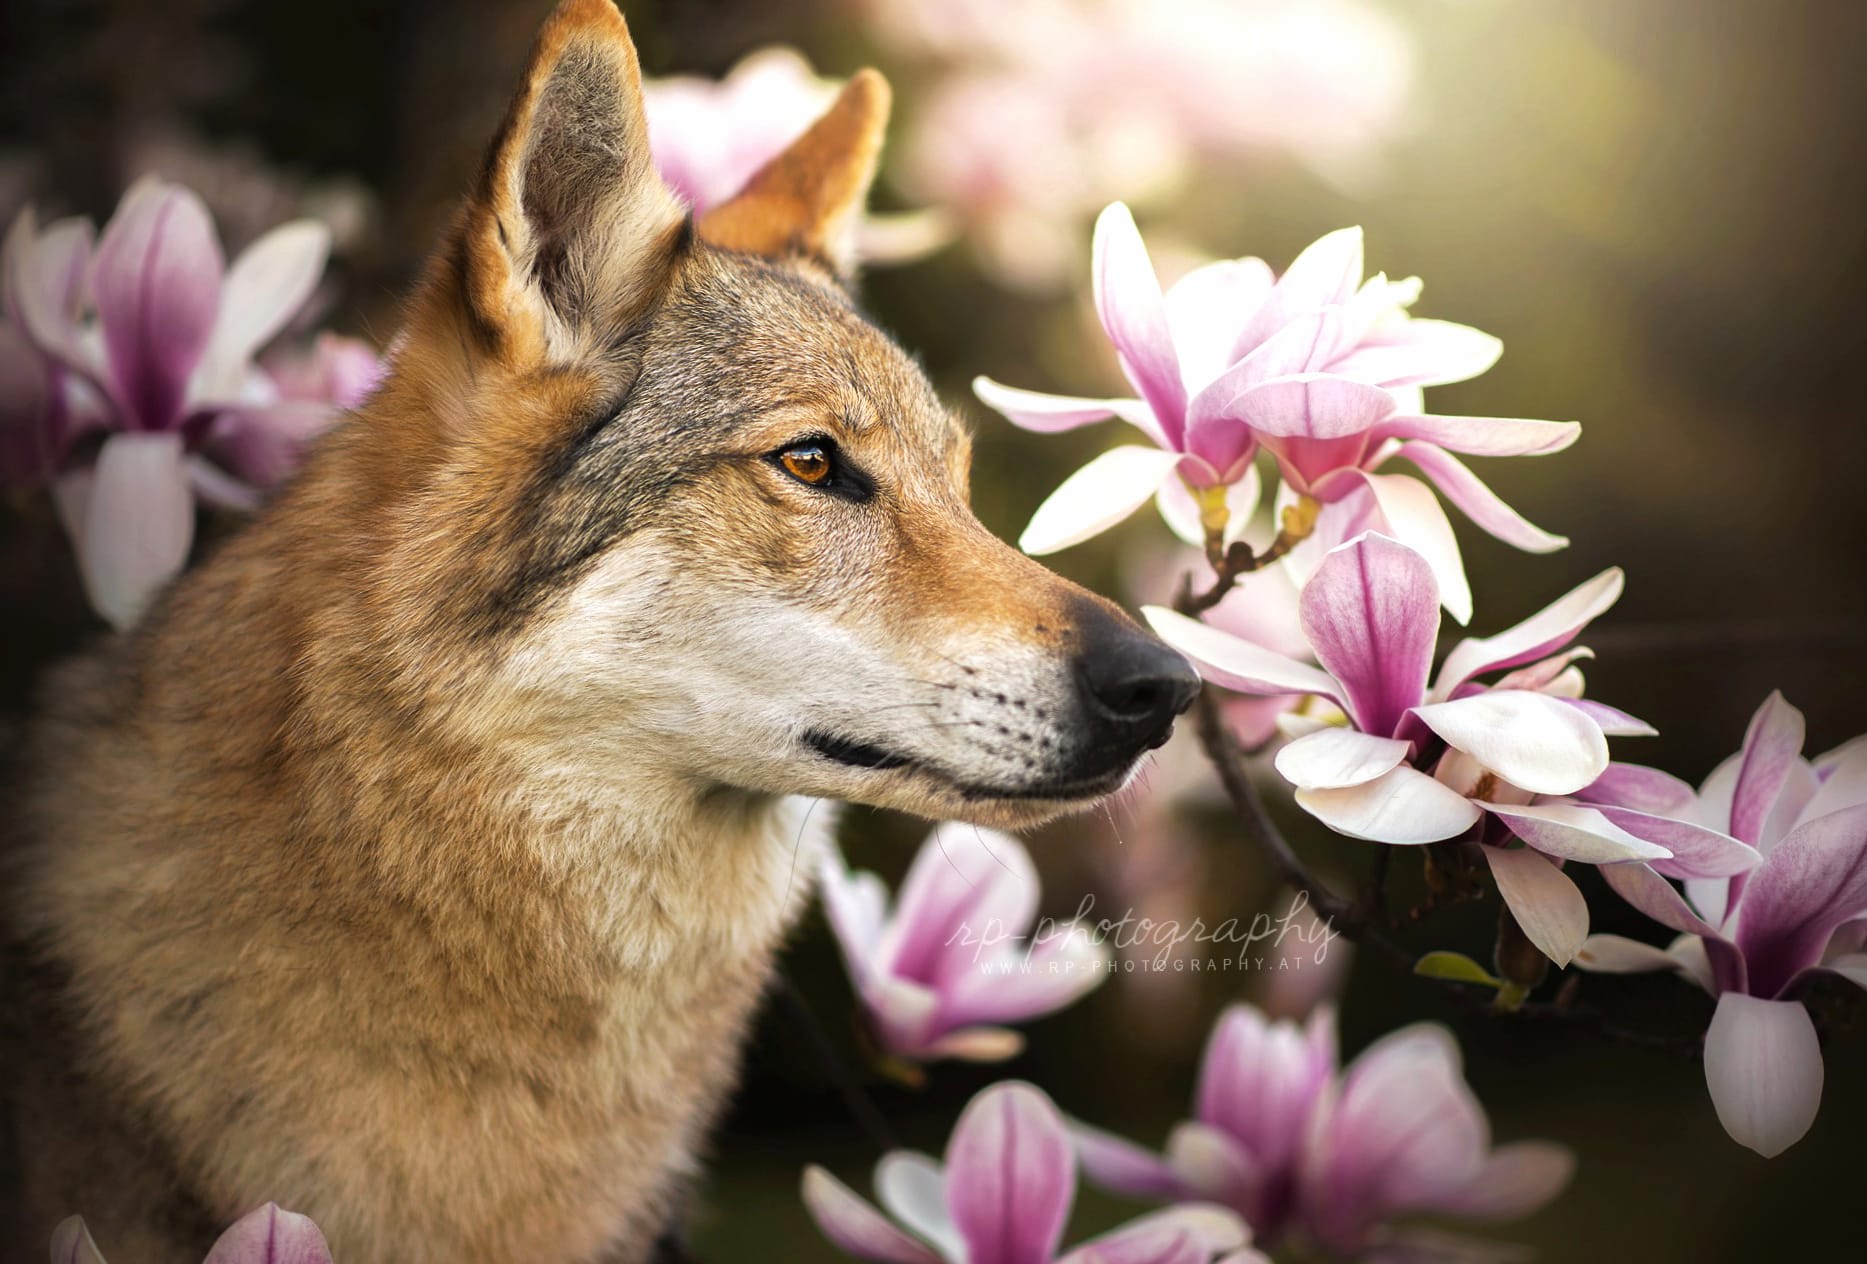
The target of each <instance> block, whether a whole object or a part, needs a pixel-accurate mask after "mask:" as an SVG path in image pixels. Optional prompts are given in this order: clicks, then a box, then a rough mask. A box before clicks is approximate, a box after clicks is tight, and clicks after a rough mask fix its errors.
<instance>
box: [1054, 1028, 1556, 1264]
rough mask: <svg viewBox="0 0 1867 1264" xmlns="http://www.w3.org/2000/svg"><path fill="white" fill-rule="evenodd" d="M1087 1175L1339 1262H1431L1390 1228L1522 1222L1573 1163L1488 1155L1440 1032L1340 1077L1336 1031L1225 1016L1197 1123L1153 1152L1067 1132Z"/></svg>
mask: <svg viewBox="0 0 1867 1264" xmlns="http://www.w3.org/2000/svg"><path fill="white" fill-rule="evenodd" d="M1073 1132H1074V1136H1075V1140H1076V1146H1077V1152H1078V1154H1079V1155H1080V1156H1081V1159H1082V1164H1083V1170H1084V1171H1085V1172H1086V1173H1087V1174H1088V1176H1089V1178H1090V1179H1091V1180H1093V1181H1095V1182H1097V1183H1098V1184H1101V1185H1105V1186H1107V1187H1108V1188H1110V1189H1115V1190H1120V1191H1121V1192H1123V1193H1126V1194H1131V1195H1134V1196H1136V1197H1140V1198H1152V1199H1160V1200H1164V1201H1171V1202H1181V1201H1187V1200H1198V1201H1201V1202H1209V1203H1217V1204H1220V1205H1222V1206H1227V1207H1230V1208H1232V1209H1233V1210H1235V1211H1237V1212H1238V1213H1239V1214H1240V1215H1242V1216H1243V1217H1244V1218H1245V1220H1246V1221H1247V1223H1249V1224H1250V1225H1251V1226H1252V1229H1253V1231H1254V1233H1255V1234H1256V1236H1257V1237H1258V1238H1259V1240H1261V1241H1263V1242H1265V1243H1274V1242H1277V1241H1280V1240H1286V1239H1291V1238H1295V1239H1301V1240H1307V1241H1309V1242H1312V1243H1315V1244H1318V1245H1321V1246H1323V1247H1325V1248H1326V1249H1328V1250H1330V1251H1332V1252H1334V1253H1336V1254H1338V1255H1340V1256H1343V1257H1347V1258H1355V1259H1365V1258H1396V1259H1398V1258H1407V1259H1412V1260H1422V1259H1431V1258H1436V1255H1435V1254H1434V1253H1433V1252H1432V1251H1430V1250H1426V1249H1424V1242H1423V1240H1421V1239H1419V1238H1418V1237H1417V1235H1413V1234H1410V1233H1409V1232H1407V1231H1405V1230H1399V1231H1397V1230H1394V1229H1392V1228H1390V1227H1389V1226H1388V1222H1389V1221H1391V1220H1393V1219H1395V1218H1396V1217H1401V1216H1406V1215H1412V1214H1433V1213H1438V1214H1448V1215H1454V1216H1461V1217H1466V1218H1472V1219H1496V1220H1502V1219H1509V1218H1512V1217H1516V1216H1522V1215H1527V1214H1528V1213H1530V1212H1532V1211H1534V1210H1536V1209H1537V1208H1538V1207H1541V1206H1542V1205H1543V1204H1544V1203H1546V1202H1548V1201H1549V1200H1550V1199H1552V1198H1554V1197H1555V1196H1556V1195H1557V1193H1559V1192H1560V1191H1561V1190H1562V1187H1563V1186H1564V1185H1566V1184H1567V1183H1568V1180H1569V1175H1570V1172H1571V1171H1572V1169H1573V1167H1574V1161H1573V1159H1572V1157H1571V1156H1570V1154H1569V1152H1568V1151H1567V1150H1564V1149H1562V1148H1561V1147H1559V1146H1554V1145H1550V1144H1548V1143H1546V1142H1539V1141H1530V1142H1519V1143H1517V1144H1515V1145H1509V1146H1503V1147H1500V1148H1498V1149H1496V1150H1495V1151H1494V1150H1492V1149H1491V1143H1490V1138H1489V1135H1488V1129H1487V1127H1486V1123H1485V1115H1484V1110H1483V1108H1482V1107H1481V1106H1480V1105H1479V1104H1478V1102H1477V1100H1476V1099H1475V1098H1474V1097H1473V1096H1472V1093H1471V1090H1470V1089H1469V1088H1468V1087H1467V1086H1466V1084H1465V1081H1464V1077H1463V1075H1462V1074H1461V1072H1460V1065H1459V1054H1458V1047H1457V1045H1456V1044H1454V1043H1453V1041H1452V1038H1451V1036H1450V1035H1449V1033H1447V1032H1446V1031H1445V1030H1444V1029H1443V1028H1440V1027H1437V1026H1432V1025H1421V1026H1416V1027H1410V1028H1407V1029H1405V1030H1403V1031H1399V1032H1396V1033H1394V1034H1393V1035H1391V1036H1388V1037H1387V1038H1386V1039H1384V1040H1381V1041H1379V1042H1377V1043H1376V1044H1374V1045H1372V1046H1370V1047H1369V1048H1368V1050H1367V1051H1366V1052H1364V1053H1363V1054H1362V1055H1361V1057H1359V1058H1358V1059H1356V1060H1355V1062H1354V1064H1353V1065H1352V1066H1351V1067H1349V1069H1348V1070H1347V1072H1346V1073H1345V1074H1341V1075H1338V1073H1337V1062H1336V1036H1335V1019H1334V1015H1333V1013H1331V1012H1330V1011H1328V1010H1327V1009H1324V1010H1321V1011H1318V1012H1317V1013H1316V1014H1314V1015H1313V1016H1312V1017H1311V1018H1310V1020H1309V1022H1308V1023H1307V1024H1306V1025H1305V1026H1303V1027H1301V1028H1299V1027H1298V1026H1297V1025H1296V1024H1295V1023H1291V1022H1270V1021H1267V1020H1266V1019H1265V1017H1264V1016H1263V1015H1262V1014H1261V1013H1259V1012H1258V1011H1257V1010H1255V1009H1253V1008H1252V1007H1251V1006H1249V1005H1234V1006H1232V1007H1231V1008H1230V1009H1228V1010H1227V1011H1226V1012H1225V1014H1224V1015H1223V1016H1222V1017H1221V1018H1220V1019H1219V1022H1218V1025H1217V1026H1215V1027H1214V1028H1213V1032H1212V1038H1211V1040H1210V1042H1209V1043H1208V1044H1207V1046H1206V1055H1205V1061H1204V1062H1203V1064H1202V1065H1201V1068H1200V1074H1199V1087H1198V1090H1197V1093H1196V1095H1195V1099H1194V1118H1193V1119H1191V1120H1188V1121H1186V1122H1184V1123H1181V1124H1179V1125H1177V1126H1176V1127H1175V1128H1174V1130H1173V1132H1172V1134H1171V1135H1170V1136H1169V1138H1168V1141H1167V1149H1166V1153H1165V1154H1164V1155H1156V1154H1152V1153H1150V1152H1148V1151H1146V1150H1143V1149H1141V1148H1140V1147H1138V1146H1135V1145H1133V1144H1132V1143H1130V1142H1128V1141H1125V1140H1123V1139H1121V1138H1119V1137H1116V1136H1113V1135H1111V1134H1109V1133H1106V1132H1102V1131H1100V1130H1098V1129H1094V1128H1089V1127H1086V1126H1084V1125H1080V1124H1079V1125H1076V1126H1075V1128H1074V1130H1073Z"/></svg>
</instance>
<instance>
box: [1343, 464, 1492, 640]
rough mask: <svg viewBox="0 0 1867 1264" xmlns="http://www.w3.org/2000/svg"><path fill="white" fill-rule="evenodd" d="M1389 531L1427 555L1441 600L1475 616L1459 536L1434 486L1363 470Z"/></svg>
mask: <svg viewBox="0 0 1867 1264" xmlns="http://www.w3.org/2000/svg"><path fill="white" fill-rule="evenodd" d="M1361 477H1362V478H1363V479H1364V480H1365V481H1366V482H1367V484H1368V487H1369V490H1371V491H1372V492H1373V493H1374V499H1375V503H1376V504H1377V505H1378V506H1379V507H1380V511H1381V517H1382V518H1384V519H1386V521H1387V531H1388V534H1389V535H1391V536H1393V537H1394V538H1395V539H1396V540H1399V541H1400V542H1401V543H1402V544H1404V545H1406V546H1407V547H1408V548H1410V549H1412V550H1413V551H1414V552H1415V553H1418V554H1419V555H1420V556H1421V557H1424V558H1425V559H1426V563H1427V565H1428V566H1431V567H1432V568H1433V581H1434V582H1435V583H1437V584H1438V585H1439V602H1440V604H1441V605H1443V606H1444V607H1445V608H1446V613H1447V614H1449V615H1451V616H1452V617H1453V618H1454V619H1456V620H1458V621H1459V622H1460V623H1469V622H1470V621H1471V617H1472V586H1471V583H1470V581H1469V580H1467V579H1466V578H1465V561H1464V559H1463V558H1462V557H1461V556H1460V555H1459V542H1458V537H1456V536H1454V535H1453V534H1452V523H1451V521H1450V520H1449V519H1447V517H1446V511H1445V508H1444V507H1443V506H1442V505H1440V503H1439V498H1438V497H1437V496H1435V495H1433V489H1432V488H1430V487H1428V486H1427V485H1426V484H1425V483H1422V482H1421V481H1420V480H1419V479H1417V478H1410V477H1408V476H1407V475H1405V474H1363V475H1361Z"/></svg>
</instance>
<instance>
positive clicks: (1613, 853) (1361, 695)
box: [1145, 533, 1756, 965]
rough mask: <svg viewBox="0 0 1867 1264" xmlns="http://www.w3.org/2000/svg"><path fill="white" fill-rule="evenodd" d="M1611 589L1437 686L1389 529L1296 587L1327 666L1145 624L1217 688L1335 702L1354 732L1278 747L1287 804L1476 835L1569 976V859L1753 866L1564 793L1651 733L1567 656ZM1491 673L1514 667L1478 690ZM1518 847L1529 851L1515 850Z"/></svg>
mask: <svg viewBox="0 0 1867 1264" xmlns="http://www.w3.org/2000/svg"><path fill="white" fill-rule="evenodd" d="M1620 591H1621V573H1620V571H1618V570H1608V571H1604V572H1603V573H1602V574H1600V575H1598V576H1596V577H1595V578H1594V579H1592V580H1590V581H1589V582H1588V583H1586V584H1583V585H1582V586H1580V587H1579V588H1577V589H1575V590H1574V591H1573V592H1570V593H1569V594H1568V595H1566V596H1564V597H1562V598H1561V599H1559V600H1558V601H1556V602H1554V603H1553V604H1552V605H1550V606H1549V607H1548V608H1546V609H1544V610H1543V611H1541V612H1539V613H1537V614H1535V615H1532V616H1531V617H1530V618H1528V619H1526V620H1524V621H1523V622H1522V623H1519V624H1518V625H1516V626H1515V627H1513V628H1510V629H1508V630H1506V631H1504V632H1500V633H1498V634H1497V635H1495V636H1491V637H1482V638H1467V639H1465V640H1463V641H1461V642H1460V643H1459V644H1458V645H1456V646H1454V647H1453V649H1452V651H1451V653H1449V654H1448V655H1447V656H1446V660H1445V662H1444V664H1442V665H1441V667H1440V671H1439V675H1438V678H1437V679H1436V680H1434V681H1433V682H1432V684H1431V687H1430V688H1429V687H1428V678H1429V674H1430V672H1431V669H1432V662H1433V650H1434V646H1435V644H1436V642H1437V639H1438V632H1439V599H1438V595H1437V593H1436V592H1435V589H1434V583H1433V574H1432V570H1431V567H1430V566H1429V565H1428V563H1427V562H1426V560H1425V559H1424V558H1422V557H1421V556H1420V555H1419V554H1418V553H1416V552H1414V551H1413V550H1412V549H1409V548H1407V547H1406V546H1404V545H1402V544H1400V543H1398V542H1396V541H1394V540H1390V539H1388V538H1387V537H1385V536H1382V535H1378V534H1374V533H1368V534H1364V535H1361V536H1359V537H1357V538H1356V539H1354V540H1352V541H1350V542H1349V543H1348V544H1345V545H1342V546H1340V547H1338V548H1336V549H1333V550H1331V551H1330V552H1329V553H1328V555H1327V556H1326V557H1325V558H1324V560H1323V562H1322V564H1321V565H1320V566H1319V567H1318V568H1317V569H1316V573H1315V574H1314V575H1313V576H1312V577H1311V578H1310V580H1309V582H1308V583H1307V584H1306V585H1304V588H1303V593H1302V597H1301V598H1300V601H1299V613H1300V617H1301V620H1302V624H1303V629H1304V633H1305V635H1306V636H1307V638H1308V640H1309V644H1310V648H1311V651H1312V652H1313V653H1314V655H1315V657H1316V660H1317V661H1318V662H1319V663H1321V664H1322V666H1321V667H1320V668H1317V667H1312V666H1310V665H1309V664H1307V663H1304V662H1299V661H1297V660H1296V659H1293V658H1289V657H1286V656H1284V655H1281V654H1278V653H1276V652H1274V651H1271V650H1268V649H1265V648H1264V647H1262V646H1260V645H1255V644H1253V643H1252V642H1250V641H1246V640H1242V639H1240V638H1238V637H1235V636H1231V635H1228V634H1226V633H1224V632H1221V631H1219V630H1217V629H1215V628H1212V627H1209V626H1207V625H1206V624H1203V623H1199V622H1196V621H1194V620H1192V619H1188V618H1186V617H1184V616H1182V615H1178V614H1175V613H1173V612H1172V611H1168V610H1162V609H1158V608H1150V609H1148V610H1146V612H1145V613H1146V615H1147V618H1148V621H1149V622H1150V623H1151V624H1152V625H1153V627H1154V630H1155V631H1156V632H1158V633H1159V634H1160V635H1161V636H1162V637H1163V638H1164V639H1165V640H1166V641H1167V642H1168V643H1169V644H1171V645H1173V646H1174V647H1175V648H1176V649H1178V650H1180V651H1181V652H1182V653H1184V654H1186V655H1187V656H1188V657H1190V658H1192V659H1193V661H1194V662H1195V663H1197V664H1198V665H1199V668H1200V670H1201V672H1202V673H1203V674H1204V675H1205V676H1206V678H1207V679H1208V680H1211V681H1212V682H1214V683H1215V684H1219V685H1223V686H1225V687H1227V688H1231V689H1237V690H1240V691H1242V692H1245V693H1253V694H1273V695H1276V694H1283V695H1288V694H1315V695H1320V696H1322V697H1324V698H1326V699H1328V700H1329V701H1330V702H1333V703H1334V704H1335V705H1336V706H1338V707H1340V708H1341V709H1342V711H1343V712H1344V714H1345V716H1346V717H1347V719H1348V721H1349V722H1348V724H1347V725H1344V726H1334V725H1325V726H1321V727H1318V728H1317V729H1316V731H1314V732H1312V733H1309V734H1307V735H1305V736H1303V737H1301V738H1299V739H1298V740H1296V741H1293V742H1291V743H1290V744H1289V745H1287V746H1285V747H1283V748H1282V749H1281V750H1280V751H1279V752H1278V753H1277V756H1276V760H1275V763H1276V768H1277V771H1278V772H1279V773H1280V774H1281V775H1282V776H1283V777H1284V779H1285V780H1286V781H1289V782H1290V783H1291V784H1292V785H1294V786H1295V787H1296V800H1297V803H1298V804H1299V805H1300V806H1301V807H1302V808H1303V809H1304V810H1305V811H1307V812H1309V813H1310V815H1312V816H1314V817H1316V818H1317V819H1318V820H1320V821H1322V822H1323V823H1324V824H1325V825H1327V826H1329V827H1330V828H1331V829H1333V830H1335V831H1336V832H1337V833H1340V834H1347V835H1348V836H1350V837H1352V838H1363V839H1368V840H1370V841H1373V842H1382V843H1399V844H1418V843H1430V842H1436V841H1439V840H1442V839H1448V838H1454V837H1457V836H1460V835H1465V834H1467V833H1468V831H1469V832H1470V837H1471V838H1472V839H1473V840H1474V841H1476V842H1479V843H1481V844H1484V846H1483V847H1482V854H1483V856H1484V859H1485V861H1486V862H1487V863H1488V865H1489V866H1490V869H1491V873H1492V876H1493V878H1494V879H1495V880H1496V882H1497V885H1498V891H1499V894H1500V895H1502V896H1503V898H1504V900H1505V902H1506V903H1507V904H1509V905H1510V908H1511V911H1512V913H1513V914H1514V915H1515V916H1516V918H1517V920H1518V922H1519V924H1520V925H1521V926H1522V927H1523V930H1524V933H1525V934H1526V935H1527V936H1528V937H1529V938H1530V941H1531V942H1532V943H1534V944H1535V945H1536V946H1537V947H1538V948H1539V949H1541V950H1542V952H1543V953H1544V954H1545V955H1546V956H1548V957H1549V958H1550V959H1551V960H1552V961H1554V962H1556V963H1557V964H1558V965H1566V964H1567V963H1568V962H1569V961H1570V959H1571V958H1573V956H1574V955H1575V952H1576V949H1577V948H1579V947H1580V945H1581V942H1582V940H1583V938H1584V937H1585V936H1586V935H1587V934H1588V906H1587V905H1586V903H1584V901H1583V899H1582V894H1581V892H1580V891H1579V890H1578V889H1577V888H1576V886H1575V883H1574V882H1573V881H1571V880H1570V879H1569V878H1568V877H1567V876H1566V875H1565V874H1564V873H1563V872H1562V868H1561V865H1562V862H1564V861H1571V860H1573V861H1579V862H1582V863H1584V864H1598V865H1611V864H1615V863H1620V862H1627V861H1640V860H1665V861H1670V862H1672V863H1674V864H1675V865H1677V866H1680V867H1681V871H1689V872H1692V873H1695V874H1705V875H1710V874H1730V873H1733V872H1736V871H1738V870H1740V869H1742V868H1745V867H1748V866H1749V865H1751V864H1754V863H1755V862H1756V857H1755V853H1754V852H1753V851H1752V850H1751V849H1750V848H1749V847H1747V846H1745V845H1744V844H1743V843H1741V842H1739V841H1738V840H1736V839H1732V838H1730V837H1728V836H1726V835H1724V834H1722V833H1719V832H1718V831H1715V830H1709V829H1702V828H1695V827H1677V828H1671V829H1663V830H1660V829H1648V830H1645V831H1642V832H1641V833H1637V832H1635V831H1634V830H1631V829H1629V828H1627V827H1625V826H1624V825H1621V824H1617V823H1616V822H1615V821H1614V820H1611V819H1609V817H1608V816H1607V815H1606V814H1604V813H1603V812H1602V811H1601V810H1599V809H1598V808H1596V807H1593V806H1591V805H1588V804H1585V803H1579V802H1575V801H1573V800H1571V799H1569V798H1568V797H1567V796H1570V795H1573V794H1575V793H1576V792H1577V791H1581V790H1584V789H1586V788H1587V787H1589V786H1590V785H1592V784H1594V783H1595V782H1596V781H1597V780H1598V779H1599V778H1600V777H1601V776H1602V775H1603V773H1605V772H1606V771H1607V770H1608V744H1607V737H1608V735H1609V734H1617V735H1638V734H1647V733H1651V732H1652V730H1651V729H1650V728H1648V727H1647V726H1646V725H1645V724H1643V723H1641V722H1640V721H1638V720H1636V719H1634V718H1633V717H1631V716H1628V715H1626V714H1625V713H1623V712H1620V711H1617V710H1615V709H1613V708H1612V707H1606V706H1603V705H1601V704H1600V703H1596V702H1592V701H1589V700H1586V699H1583V698H1582V697H1581V696H1580V694H1581V684H1582V682H1581V673H1580V671H1579V669H1577V668H1576V667H1575V662H1576V660H1577V659H1579V658H1582V657H1585V656H1586V655H1587V653H1588V651H1587V650H1583V649H1576V650H1570V651H1569V652H1567V653H1563V652H1562V651H1563V650H1564V648H1565V647H1566V646H1568V645H1569V644H1570V642H1572V641H1573V640H1574V639H1575V638H1576V636H1577V635H1579V634H1580V632H1581V630H1582V628H1583V627H1584V626H1586V625H1587V624H1588V622H1589V621H1590V620H1591V619H1593V618H1594V617H1595V616H1596V615H1598V614H1600V613H1602V612H1603V611H1605V610H1606V609H1608V607H1610V606H1612V605H1613V604H1614V602H1615V600H1616V598H1618V597H1619V596H1620ZM1497 671H1505V672H1506V674H1505V675H1504V676H1502V677H1501V678H1499V679H1498V680H1496V681H1495V682H1493V683H1491V684H1488V685H1485V684H1479V683H1478V681H1477V678H1478V677H1479V676H1482V675H1486V674H1488V673H1491V672H1497ZM1643 833H1644V834H1645V835H1647V836H1643ZM1513 837H1514V838H1516V839H1519V840H1521V841H1522V842H1523V843H1524V846H1523V847H1512V846H1509V845H1508V844H1509V843H1510V841H1511V839H1512V838H1513Z"/></svg>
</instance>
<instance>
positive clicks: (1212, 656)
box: [1141, 606, 1343, 704]
mask: <svg viewBox="0 0 1867 1264" xmlns="http://www.w3.org/2000/svg"><path fill="white" fill-rule="evenodd" d="M1141 615H1142V617H1143V618H1145V619H1146V620H1147V622H1148V626H1149V627H1151V628H1153V629H1154V633H1155V635H1157V636H1158V637H1160V639H1161V640H1163V641H1165V642H1167V644H1169V645H1171V646H1173V648H1175V649H1176V650H1179V651H1180V652H1181V653H1182V654H1185V655H1186V656H1187V657H1188V658H1190V659H1192V660H1193V663H1194V665H1195V666H1196V667H1198V668H1199V674H1200V675H1202V676H1204V677H1205V678H1206V679H1207V680H1210V681H1212V682H1213V683H1214V684H1216V685H1223V686H1224V687H1225V688H1227V689H1236V690H1238V691H1239V692H1241V693H1254V694H1271V695H1275V694H1318V695H1320V696H1322V697H1325V698H1328V699H1329V700H1330V701H1332V702H1335V703H1337V704H1342V702H1343V698H1342V693H1343V690H1342V688H1341V686H1340V685H1338V684H1337V683H1336V681H1335V678H1334V677H1332V676H1330V675H1329V674H1328V673H1327V672H1322V671H1318V670H1317V669H1316V668H1314V667H1311V666H1310V665H1309V664H1308V663H1299V662H1298V661H1297V660H1295V659H1293V658H1287V657H1285V656H1284V655H1282V654H1278V653H1276V652H1274V651H1272V650H1267V649H1265V648H1264V647H1263V646H1261V645H1254V644H1252V643H1251V642H1250V641H1247V640H1244V639H1243V638H1242V637H1236V636H1233V635H1231V634H1230V633H1229V632H1221V631H1219V630H1218V629H1217V628H1214V627H1208V626H1207V625H1206V624H1204V623H1201V622H1199V621H1198V620H1196V619H1189V618H1187V617H1186V616H1185V615H1183V614H1179V613H1177V612H1175V611H1172V610H1167V609H1163V608H1162V607H1160V606H1143V607H1141Z"/></svg>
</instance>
